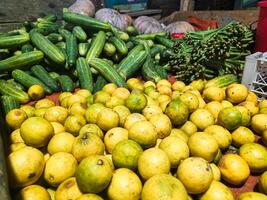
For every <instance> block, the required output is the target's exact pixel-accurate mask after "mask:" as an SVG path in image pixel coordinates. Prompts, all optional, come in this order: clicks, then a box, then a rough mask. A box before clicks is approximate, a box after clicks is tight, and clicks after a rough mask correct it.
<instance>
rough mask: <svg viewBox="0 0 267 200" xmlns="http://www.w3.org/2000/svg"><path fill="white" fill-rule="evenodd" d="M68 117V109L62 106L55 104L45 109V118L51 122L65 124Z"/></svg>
mask: <svg viewBox="0 0 267 200" xmlns="http://www.w3.org/2000/svg"><path fill="white" fill-rule="evenodd" d="M67 117H68V110H67V109H66V108H63V107H61V106H53V107H50V108H48V109H47V110H46V111H45V115H44V118H45V119H46V120H47V121H50V122H59V123H61V124H64V122H65V120H66V118H67Z"/></svg>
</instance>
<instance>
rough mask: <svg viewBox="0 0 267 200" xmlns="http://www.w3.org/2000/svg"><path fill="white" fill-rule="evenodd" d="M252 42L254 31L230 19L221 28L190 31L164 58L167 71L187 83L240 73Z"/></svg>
mask: <svg viewBox="0 0 267 200" xmlns="http://www.w3.org/2000/svg"><path fill="white" fill-rule="evenodd" d="M252 43H253V33H252V31H251V30H250V29H249V28H248V27H246V26H244V25H242V24H240V23H237V22H231V23H229V24H228V25H226V26H225V27H222V28H218V29H214V30H207V31H201V32H192V33H187V34H186V35H185V37H184V40H176V44H175V46H173V47H172V48H171V49H170V50H168V52H165V56H164V58H163V59H162V60H161V61H162V62H165V63H167V66H166V69H167V71H168V72H170V73H173V74H174V75H175V77H176V79H178V80H182V81H184V82H186V83H189V82H191V81H193V80H196V79H199V78H202V79H212V78H214V77H217V76H220V75H224V74H234V75H236V76H239V77H241V75H242V74H241V73H242V70H243V68H244V62H245V61H244V60H245V57H246V56H247V55H249V54H250V49H251V45H252Z"/></svg>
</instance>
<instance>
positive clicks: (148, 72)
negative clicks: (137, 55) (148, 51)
mask: <svg viewBox="0 0 267 200" xmlns="http://www.w3.org/2000/svg"><path fill="white" fill-rule="evenodd" d="M141 73H142V76H143V77H144V79H145V80H146V81H153V82H156V83H157V82H158V81H160V80H161V79H162V78H161V77H160V75H159V74H158V73H157V72H156V70H155V66H154V63H153V60H152V59H151V56H150V55H148V56H147V58H146V61H145V63H144V65H143V67H142V72H141Z"/></svg>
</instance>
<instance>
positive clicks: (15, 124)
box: [6, 109, 28, 130]
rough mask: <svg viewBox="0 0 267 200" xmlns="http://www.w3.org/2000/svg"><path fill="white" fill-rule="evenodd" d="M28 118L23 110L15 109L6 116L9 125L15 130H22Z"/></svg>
mask: <svg viewBox="0 0 267 200" xmlns="http://www.w3.org/2000/svg"><path fill="white" fill-rule="evenodd" d="M27 118H28V116H27V113H26V112H25V111H24V110H21V109H13V110H11V111H9V112H8V113H7V115H6V122H7V125H8V126H9V127H10V128H11V129H13V130H15V129H18V128H20V126H21V124H22V123H23V122H24V121H25V120H26V119H27Z"/></svg>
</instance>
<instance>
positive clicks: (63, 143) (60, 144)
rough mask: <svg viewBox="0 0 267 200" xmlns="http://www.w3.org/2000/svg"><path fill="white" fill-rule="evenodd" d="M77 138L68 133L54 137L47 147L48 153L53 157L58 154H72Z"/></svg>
mask: <svg viewBox="0 0 267 200" xmlns="http://www.w3.org/2000/svg"><path fill="white" fill-rule="evenodd" d="M74 139H75V137H74V136H73V135H72V134H70V133H68V132H61V133H58V134H56V135H54V136H53V137H52V138H51V140H50V141H49V143H48V145H47V151H48V152H49V153H50V154H51V155H53V154H55V153H58V152H67V153H71V149H72V145H73V142H74Z"/></svg>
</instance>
